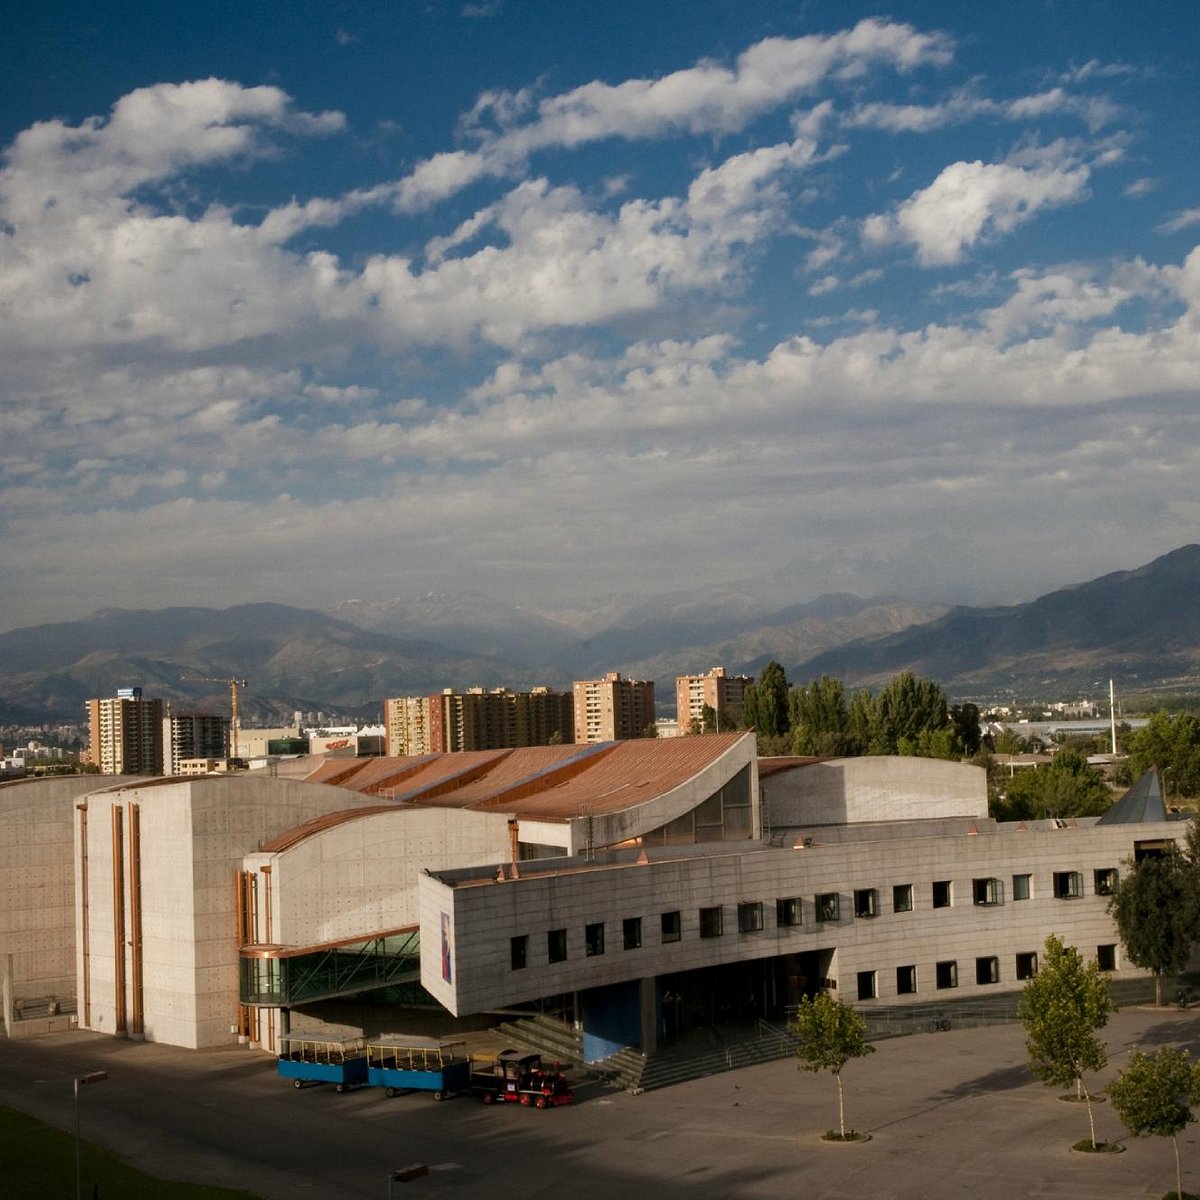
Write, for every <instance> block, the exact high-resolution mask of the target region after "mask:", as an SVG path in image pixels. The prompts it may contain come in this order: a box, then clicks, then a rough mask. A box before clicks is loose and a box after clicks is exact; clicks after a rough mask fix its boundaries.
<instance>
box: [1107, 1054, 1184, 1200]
mask: <svg viewBox="0 0 1200 1200" xmlns="http://www.w3.org/2000/svg"><path fill="white" fill-rule="evenodd" d="M1108 1098H1109V1099H1110V1100H1111V1101H1112V1105H1113V1109H1114V1110H1115V1111H1116V1114H1117V1116H1118V1117H1120V1118H1121V1124H1122V1125H1124V1126H1125V1128H1126V1129H1128V1130H1129V1132H1130V1133H1131V1134H1133V1136H1134V1137H1169V1138H1170V1139H1171V1145H1172V1146H1173V1147H1174V1149H1175V1196H1176V1198H1177V1200H1183V1198H1184V1191H1183V1169H1182V1167H1181V1166H1180V1162H1179V1134H1180V1133H1182V1132H1183V1130H1184V1129H1186V1128H1187V1126H1188V1125H1189V1124H1191V1122H1192V1121H1194V1120H1195V1119H1196V1117H1195V1114H1194V1113H1193V1112H1192V1106H1193V1105H1195V1104H1200V1064H1196V1063H1194V1062H1192V1060H1191V1057H1190V1056H1189V1055H1188V1052H1187V1051H1186V1050H1176V1049H1174V1048H1172V1047H1170V1046H1164V1047H1163V1048H1162V1049H1161V1050H1157V1051H1155V1053H1153V1054H1143V1053H1142V1052H1141V1051H1140V1050H1131V1051H1130V1053H1129V1066H1128V1067H1126V1068H1125V1070H1124V1071H1122V1072H1121V1073H1120V1074H1119V1075H1118V1076H1117V1077H1116V1079H1114V1080H1113V1081H1112V1083H1110V1084H1109V1085H1108ZM1169 1194H1170V1193H1168V1195H1169ZM1164 1200H1165V1198H1164Z"/></svg>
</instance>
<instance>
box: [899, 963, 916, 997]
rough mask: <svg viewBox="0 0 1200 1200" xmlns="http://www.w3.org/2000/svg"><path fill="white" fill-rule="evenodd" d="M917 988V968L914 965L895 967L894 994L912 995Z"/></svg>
mask: <svg viewBox="0 0 1200 1200" xmlns="http://www.w3.org/2000/svg"><path fill="white" fill-rule="evenodd" d="M916 990H917V968H916V967H915V966H908V967H897V968H896V995H897V996H912V995H915V993H916Z"/></svg>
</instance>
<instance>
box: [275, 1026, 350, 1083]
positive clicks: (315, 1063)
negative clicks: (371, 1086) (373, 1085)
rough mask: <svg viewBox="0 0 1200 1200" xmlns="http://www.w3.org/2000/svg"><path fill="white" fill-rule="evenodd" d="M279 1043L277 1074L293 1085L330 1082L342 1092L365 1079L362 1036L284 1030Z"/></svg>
mask: <svg viewBox="0 0 1200 1200" xmlns="http://www.w3.org/2000/svg"><path fill="white" fill-rule="evenodd" d="M279 1047H280V1049H279V1074H280V1075H281V1076H282V1077H283V1078H284V1079H290V1080H291V1081H292V1086H293V1087H298V1088H302V1087H308V1086H309V1085H310V1084H315V1083H332V1084H334V1085H335V1086H336V1088H337V1090H338V1091H339V1092H344V1091H347V1090H348V1089H349V1088H355V1087H362V1085H363V1084H365V1083H366V1082H367V1048H366V1044H365V1042H364V1040H363V1039H362V1038H361V1037H350V1038H322V1037H315V1036H314V1035H312V1034H290V1033H285V1034H284V1035H283V1036H282V1037H281V1038H280V1039H279Z"/></svg>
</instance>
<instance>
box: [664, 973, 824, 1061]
mask: <svg viewBox="0 0 1200 1200" xmlns="http://www.w3.org/2000/svg"><path fill="white" fill-rule="evenodd" d="M835 954H836V951H835V950H809V951H805V952H804V953H803V954H786V955H780V956H778V957H776V958H762V959H755V960H753V961H751V962H741V963H726V964H723V965H721V966H716V967H704V968H702V969H700V970H697V971H683V972H679V973H678V974H674V975H660V976H659V977H658V980H657V1007H658V1040H659V1043H660V1044H661V1045H671V1044H672V1043H673V1042H678V1041H679V1040H680V1039H681V1038H684V1037H686V1036H687V1035H689V1034H692V1033H694V1032H695V1031H698V1030H715V1031H720V1030H722V1029H734V1028H745V1027H747V1026H751V1025H754V1024H755V1022H756V1021H758V1020H759V1019H760V1018H761V1019H763V1020H767V1021H771V1022H783V1021H785V1020H786V1019H787V1014H788V1011H789V1010H790V1009H791V1008H794V1007H795V1005H797V1004H799V1002H800V1001H801V999H803V998H804V997H805V996H814V995H816V994H817V993H818V992H820V991H822V990H823V989H824V988H825V987H827V986H829V983H830V975H831V972H832V969H833V962H834V956H835Z"/></svg>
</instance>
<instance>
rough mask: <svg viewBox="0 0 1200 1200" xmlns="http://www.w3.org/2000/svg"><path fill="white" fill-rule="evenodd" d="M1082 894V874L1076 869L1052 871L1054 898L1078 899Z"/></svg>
mask: <svg viewBox="0 0 1200 1200" xmlns="http://www.w3.org/2000/svg"><path fill="white" fill-rule="evenodd" d="M1082 895H1083V876H1082V875H1081V874H1080V873H1079V872H1078V871H1055V872H1054V898H1055V899H1056V900H1078V899H1079V897H1080V896H1082Z"/></svg>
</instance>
